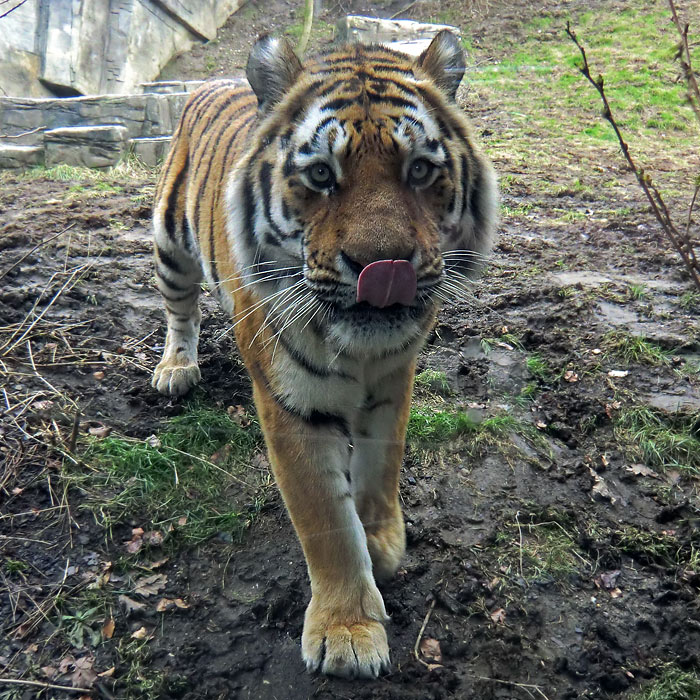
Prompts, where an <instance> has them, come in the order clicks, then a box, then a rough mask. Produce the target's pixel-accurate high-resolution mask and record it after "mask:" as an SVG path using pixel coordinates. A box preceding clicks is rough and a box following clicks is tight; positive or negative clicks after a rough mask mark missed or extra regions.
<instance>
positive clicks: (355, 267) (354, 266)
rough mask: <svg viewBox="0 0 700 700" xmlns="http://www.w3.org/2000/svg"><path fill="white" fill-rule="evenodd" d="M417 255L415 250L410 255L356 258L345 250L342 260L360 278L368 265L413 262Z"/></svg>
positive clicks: (341, 255) (358, 256) (341, 254)
mask: <svg viewBox="0 0 700 700" xmlns="http://www.w3.org/2000/svg"><path fill="white" fill-rule="evenodd" d="M414 253H415V248H414V249H413V250H412V251H411V252H410V254H408V255H393V256H389V255H387V256H381V257H377V256H367V255H362V256H360V255H356V256H355V257H353V256H351V255H348V254H347V253H346V252H345V251H344V250H341V251H340V258H341V260H342V261H343V262H344V263H345V265H346V266H347V267H348V268H349V269H350V270H351V271H352V272H354V273H355V274H356V275H357V276H358V277H359V276H360V274H361V273H362V270H364V269H365V268H366V267H367V266H368V265H371V264H372V263H374V262H377V261H378V260H385V259H386V260H407V261H409V262H410V261H411V260H412V259H413V255H414Z"/></svg>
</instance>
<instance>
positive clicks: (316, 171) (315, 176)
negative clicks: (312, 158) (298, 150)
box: [306, 163, 333, 187]
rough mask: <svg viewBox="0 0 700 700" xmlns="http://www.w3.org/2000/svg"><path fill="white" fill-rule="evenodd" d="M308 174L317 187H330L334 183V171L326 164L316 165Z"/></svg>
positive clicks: (310, 167) (311, 167)
mask: <svg viewBox="0 0 700 700" xmlns="http://www.w3.org/2000/svg"><path fill="white" fill-rule="evenodd" d="M306 172H307V173H308V175H309V179H310V180H311V182H312V183H313V184H314V185H315V186H316V187H328V186H329V185H331V184H332V183H333V171H332V170H331V169H330V167H329V166H328V165H326V164H325V163H315V164H314V165H311V166H309V168H308V169H307V171H306Z"/></svg>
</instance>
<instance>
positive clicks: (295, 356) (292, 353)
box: [271, 323, 357, 382]
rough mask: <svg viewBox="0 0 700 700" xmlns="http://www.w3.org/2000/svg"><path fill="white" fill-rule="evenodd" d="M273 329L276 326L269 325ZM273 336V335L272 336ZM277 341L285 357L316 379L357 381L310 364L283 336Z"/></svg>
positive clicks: (347, 375) (350, 376) (349, 376)
mask: <svg viewBox="0 0 700 700" xmlns="http://www.w3.org/2000/svg"><path fill="white" fill-rule="evenodd" d="M271 325H272V327H273V329H274V330H275V331H277V330H278V328H277V326H276V325H275V324H274V323H273V324H271ZM273 335H274V334H273ZM278 337H279V341H280V345H281V346H282V347H283V348H284V349H285V350H286V352H287V355H289V357H290V358H291V359H292V360H294V362H296V363H297V364H298V365H299V366H300V367H302V368H303V369H304V370H306V371H307V372H308V373H309V374H313V375H314V376H316V377H323V378H327V377H338V378H339V379H348V380H350V381H352V382H356V381H357V379H356V378H355V377H353V376H352V375H350V374H346V373H345V372H339V371H335V370H331V369H330V368H327V367H319V366H317V365H315V364H312V363H311V362H310V361H309V359H308V358H306V357H304V355H302V354H301V352H299V351H298V350H297V349H296V348H295V347H293V346H292V345H291V344H290V343H288V342H287V340H286V339H285V337H284V336H283V335H281V334H280V335H279V336H278Z"/></svg>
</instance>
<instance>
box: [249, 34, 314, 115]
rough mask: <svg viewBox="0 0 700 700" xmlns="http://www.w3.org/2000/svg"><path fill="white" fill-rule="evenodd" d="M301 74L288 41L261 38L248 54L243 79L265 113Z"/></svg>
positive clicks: (269, 37)
mask: <svg viewBox="0 0 700 700" xmlns="http://www.w3.org/2000/svg"><path fill="white" fill-rule="evenodd" d="M299 73H301V62H300V61H299V59H298V58H297V55H296V54H295V53H294V49H293V48H292V45H291V44H290V43H289V41H288V40H287V39H278V38H276V37H272V36H269V35H264V36H261V37H260V38H259V39H258V40H257V41H256V42H255V45H254V46H253V48H252V49H251V51H250V56H248V65H247V66H246V77H247V78H248V82H249V83H250V86H251V87H252V88H253V92H254V93H255V95H256V97H257V98H258V107H259V108H260V110H262V111H265V110H267V109H269V108H270V107H271V106H272V105H274V104H276V103H277V102H279V101H280V100H281V99H282V97H283V96H284V95H285V93H286V92H287V91H288V90H289V88H290V87H292V85H294V82H295V81H296V79H297V77H299Z"/></svg>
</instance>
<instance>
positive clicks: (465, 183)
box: [459, 153, 469, 215]
mask: <svg viewBox="0 0 700 700" xmlns="http://www.w3.org/2000/svg"><path fill="white" fill-rule="evenodd" d="M459 164H460V165H461V166H462V212H461V215H464V212H465V210H466V208H467V197H468V195H469V165H468V164H467V156H465V155H464V153H462V155H461V156H460V158H459Z"/></svg>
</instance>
